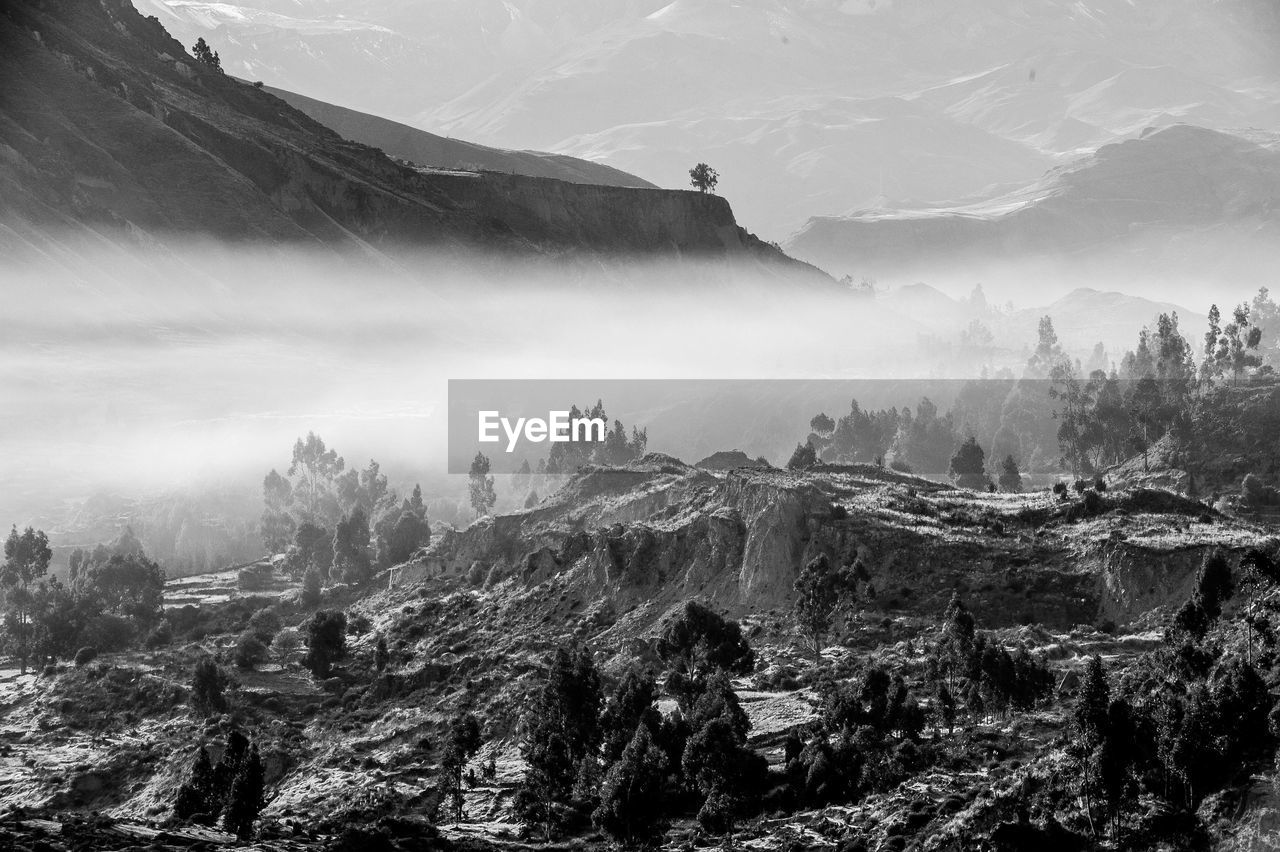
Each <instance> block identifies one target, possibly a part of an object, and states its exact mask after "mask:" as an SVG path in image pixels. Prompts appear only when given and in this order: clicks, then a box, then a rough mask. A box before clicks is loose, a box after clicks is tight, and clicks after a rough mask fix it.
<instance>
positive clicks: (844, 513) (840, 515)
mask: <svg viewBox="0 0 1280 852" xmlns="http://www.w3.org/2000/svg"><path fill="white" fill-rule="evenodd" d="M848 517H849V510H848V509H846V508H845V507H844V506H832V507H831V520H833V521H843V520H845V519H846V518H848Z"/></svg>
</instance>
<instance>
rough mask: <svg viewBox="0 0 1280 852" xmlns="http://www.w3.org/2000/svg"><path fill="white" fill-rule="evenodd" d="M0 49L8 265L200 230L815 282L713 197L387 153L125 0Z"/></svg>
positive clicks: (10, 32) (36, 25) (84, 11)
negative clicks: (439, 165) (705, 262)
mask: <svg viewBox="0 0 1280 852" xmlns="http://www.w3.org/2000/svg"><path fill="white" fill-rule="evenodd" d="M0 47H3V50H0V73H3V75H4V76H5V79H6V81H7V82H8V85H6V86H5V87H4V91H3V93H0V144H2V145H3V146H4V147H3V150H4V152H5V156H4V158H3V160H2V161H0V187H2V188H3V190H4V191H3V193H0V196H2V198H0V242H2V243H3V244H4V245H5V246H6V247H7V248H8V249H10V250H12V251H13V252H14V254H15V256H18V257H21V256H34V257H36V258H48V257H60V256H64V255H67V254H75V253H76V252H77V250H78V249H80V248H83V246H84V245H89V246H95V245H102V244H107V245H111V244H120V245H126V246H133V247H142V246H169V247H172V246H173V245H174V244H175V242H180V241H183V240H189V239H209V238H212V239H216V240H223V241H231V242H246V243H250V244H256V243H265V244H296V245H304V246H312V247H317V248H322V249H324V250H348V251H354V252H355V253H357V254H364V255H370V256H379V255H382V256H385V255H386V254H387V253H388V252H390V253H396V252H399V251H403V250H406V249H411V250H414V251H420V250H428V251H436V252H443V253H444V254H445V255H448V256H452V257H461V256H463V255H471V256H474V255H475V252H476V250H480V251H481V252H482V253H483V255H484V257H485V258H486V259H487V260H490V261H492V260H496V259H500V258H501V257H504V256H511V257H530V256H533V257H543V258H548V259H551V258H558V259H566V258H567V259H572V258H574V257H579V258H585V259H588V260H590V259H592V258H618V259H626V258H628V257H632V256H639V257H649V258H669V259H672V260H677V261H679V260H682V259H688V258H708V259H712V260H717V261H722V260H726V259H727V260H732V261H734V262H743V263H747V264H749V265H751V266H752V267H753V268H756V269H764V270H768V271H770V272H776V271H779V270H784V271H789V272H798V273H799V274H801V275H802V276H807V277H812V278H814V280H818V279H825V276H822V275H821V273H818V271H817V270H814V269H812V267H809V266H808V265H806V264H799V263H796V262H795V261H792V260H791V259H789V258H786V257H785V256H784V255H783V254H782V253H781V252H780V251H778V250H776V249H775V248H773V247H772V246H769V245H767V244H765V243H763V242H762V241H760V240H758V239H756V238H755V237H753V236H752V235H750V234H748V233H747V232H746V231H745V230H743V229H742V228H740V227H738V225H737V223H736V221H735V219H734V216H733V211H732V209H731V208H730V206H729V204H728V202H727V200H725V199H724V198H723V197H721V196H716V195H711V194H703V193H697V192H693V191H673V190H658V189H643V188H629V187H617V186H594V185H592V186H586V185H582V184H573V183H566V182H564V181H560V180H553V179H549V178H538V177H525V176H521V175H511V174H500V173H486V172H468V173H458V172H449V171H440V170H433V169H429V168H414V167H413V166H411V165H410V164H406V163H403V162H396V161H394V160H392V159H391V158H389V157H387V156H386V155H385V154H384V153H383V152H381V151H378V150H376V149H374V148H371V147H369V146H367V145H364V144H360V143H357V142H351V141H348V140H344V139H343V138H341V137H340V136H339V135H338V134H336V133H334V132H333V131H332V130H330V129H329V128H327V127H325V126H324V125H322V124H320V123H318V122H316V121H314V120H313V119H312V118H310V117H309V116H307V115H305V114H304V113H302V112H300V111H298V110H296V109H294V108H293V107H291V106H290V105H288V104H287V103H285V102H284V101H282V100H280V99H279V98H277V97H275V96H274V95H271V94H269V93H267V92H264V91H261V90H259V89H258V88H257V87H256V86H253V85H250V84H246V83H243V82H241V81H239V80H237V79H235V78H233V77H231V76H229V75H225V74H223V73H221V72H220V71H218V70H216V69H214V68H211V67H208V66H205V65H202V64H201V63H199V62H196V61H195V60H193V59H192V58H191V57H190V56H189V55H187V53H186V51H185V49H184V48H183V46H182V45H181V44H180V43H178V42H177V41H176V40H174V39H173V38H172V37H171V36H170V35H169V34H168V33H167V32H166V31H165V29H164V28H163V27H162V26H161V25H160V23H159V22H158V21H157V20H155V19H154V18H150V19H148V18H143V17H142V16H141V15H140V14H139V13H138V12H137V11H136V10H135V9H134V7H133V6H132V5H131V4H130V3H129V2H127V0H103V2H101V3H91V4H79V3H68V2H57V1H56V0H55V2H45V3H34V2H17V3H15V4H12V5H10V6H9V7H8V9H7V10H6V14H5V15H4V16H3V17H0ZM78 244H79V245H78Z"/></svg>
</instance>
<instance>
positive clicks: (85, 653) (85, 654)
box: [75, 645, 98, 668]
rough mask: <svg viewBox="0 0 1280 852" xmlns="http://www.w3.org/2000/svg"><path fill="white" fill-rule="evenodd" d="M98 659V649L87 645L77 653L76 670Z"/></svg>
mask: <svg viewBox="0 0 1280 852" xmlns="http://www.w3.org/2000/svg"><path fill="white" fill-rule="evenodd" d="M97 658H98V649H97V648H94V647H93V646H91V645H86V646H85V647H83V648H81V649H80V650H79V651H76V658H75V664H76V668H81V667H83V666H87V665H89V664H90V663H92V662H93V661H94V660H96V659H97Z"/></svg>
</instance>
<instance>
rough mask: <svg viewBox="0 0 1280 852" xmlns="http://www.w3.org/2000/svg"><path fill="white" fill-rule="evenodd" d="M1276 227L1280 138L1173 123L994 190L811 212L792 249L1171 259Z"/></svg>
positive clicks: (947, 259) (877, 260)
mask: <svg viewBox="0 0 1280 852" xmlns="http://www.w3.org/2000/svg"><path fill="white" fill-rule="evenodd" d="M1277 236H1280V137H1278V136H1276V135H1273V134H1267V133H1262V132H1256V131H1255V132H1242V133H1239V134H1233V133H1225V132H1220V131H1215V130H1209V129H1206V128H1201V127H1193V126H1189V125H1175V126H1172V127H1168V128H1164V129H1159V130H1152V131H1150V132H1148V133H1145V134H1143V135H1142V136H1141V137H1140V138H1137V139H1132V140H1128V141H1125V142H1121V143H1115V144H1111V145H1106V146H1103V147H1102V148H1101V149H1099V150H1098V151H1097V152H1096V153H1095V154H1092V155H1090V156H1087V157H1084V158H1082V159H1080V160H1078V161H1077V162H1075V163H1072V164H1071V165H1068V166H1064V167H1061V168H1057V169H1054V170H1052V171H1050V172H1049V173H1047V174H1046V175H1045V176H1044V178H1042V179H1041V180H1040V181H1038V182H1035V183H1033V184H1031V185H1029V186H1027V187H1025V188H1023V189H1019V190H1017V191H1014V192H1011V193H1008V194H1005V195H1001V196H997V197H995V198H993V199H988V200H983V201H978V202H974V203H970V204H962V205H951V206H941V207H919V208H916V209H895V210H865V211H861V212H858V213H855V214H852V215H849V216H843V217H819V218H814V219H811V220H810V221H809V222H808V223H807V224H806V225H805V227H804V228H802V229H801V230H800V231H799V232H798V233H797V234H796V235H795V236H794V237H793V238H792V239H791V240H790V241H789V242H788V243H787V248H788V250H789V251H791V252H794V253H795V254H796V255H797V256H798V257H802V258H805V259H807V260H810V261H812V262H815V263H818V264H821V265H823V266H824V268H827V269H830V270H832V271H833V272H840V271H842V270H846V269H849V270H858V271H860V272H862V273H864V274H876V273H877V272H885V271H889V270H898V271H904V270H905V271H910V270H913V269H914V270H925V269H931V268H932V269H936V268H938V267H939V264H943V263H947V264H950V263H954V262H958V261H983V262H993V261H999V260H1002V259H1019V258H1028V257H1049V258H1073V259H1077V260H1081V259H1087V258H1089V257H1091V256H1096V255H1100V254H1104V253H1106V254H1109V255H1111V256H1115V255H1117V254H1128V255H1130V256H1131V257H1132V258H1134V259H1135V260H1137V261H1139V262H1141V263H1156V264H1164V265H1167V266H1170V267H1172V266H1173V265H1175V264H1177V263H1178V262H1180V260H1185V259H1195V260H1200V261H1203V260H1205V259H1206V258H1205V257H1203V256H1201V255H1202V254H1203V253H1206V252H1216V251H1220V250H1221V249H1222V247H1223V246H1224V245H1225V244H1230V245H1233V246H1236V247H1238V248H1240V249H1241V251H1244V250H1245V247H1247V246H1250V245H1252V246H1254V247H1255V248H1257V247H1262V246H1265V245H1267V244H1273V241H1274V239H1275V238H1276V237H1277Z"/></svg>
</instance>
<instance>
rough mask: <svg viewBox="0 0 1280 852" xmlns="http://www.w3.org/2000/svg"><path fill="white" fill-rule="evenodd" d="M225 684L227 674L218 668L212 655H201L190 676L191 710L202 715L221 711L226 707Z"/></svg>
mask: <svg viewBox="0 0 1280 852" xmlns="http://www.w3.org/2000/svg"><path fill="white" fill-rule="evenodd" d="M226 686H227V676H226V675H225V674H223V673H222V670H221V669H219V668H218V664H217V663H216V662H214V660H213V658H212V657H208V656H206V657H201V658H200V660H199V661H198V662H197V663H196V669H195V673H194V675H193V676H192V678H191V697H190V699H189V702H190V704H191V707H192V709H193V710H195V711H196V712H197V713H199V714H200V715H202V716H210V715H212V714H214V713H221V712H223V711H224V710H226V709H227V699H226V696H224V695H223V691H224V690H225V689H226Z"/></svg>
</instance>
